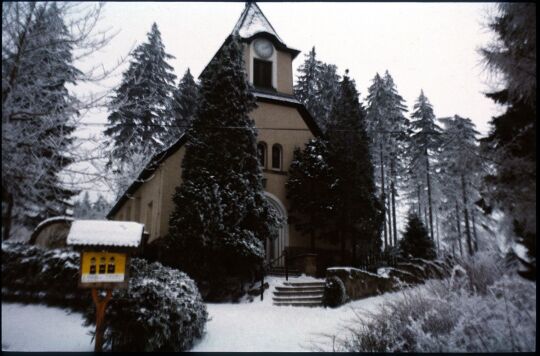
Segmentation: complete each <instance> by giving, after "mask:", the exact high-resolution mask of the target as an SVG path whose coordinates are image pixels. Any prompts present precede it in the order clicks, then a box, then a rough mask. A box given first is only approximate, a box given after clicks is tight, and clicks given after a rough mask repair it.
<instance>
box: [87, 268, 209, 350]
mask: <svg viewBox="0 0 540 356" xmlns="http://www.w3.org/2000/svg"><path fill="white" fill-rule="evenodd" d="M130 273H131V278H130V281H129V287H128V289H122V290H120V289H116V290H114V291H113V298H112V299H111V301H110V303H109V305H108V306H107V310H106V316H105V323H106V329H105V335H104V346H105V347H108V348H109V349H111V350H113V351H184V350H189V349H190V348H191V347H192V346H193V342H194V340H195V339H196V338H199V337H201V336H202V333H203V331H204V326H205V323H206V320H207V318H208V313H207V311H206V306H205V304H204V303H203V301H202V298H201V295H200V293H199V291H198V289H197V286H196V285H195V282H194V281H193V280H192V279H191V278H189V276H188V275H187V274H185V273H184V272H181V271H178V270H175V269H172V268H168V267H164V266H163V265H161V264H160V263H159V262H154V263H148V262H146V261H145V260H143V259H137V258H134V259H132V260H131V265H130ZM85 318H86V323H87V324H88V325H89V324H92V323H94V322H95V310H94V309H93V308H92V309H89V310H88V312H87V313H86V315H85Z"/></svg>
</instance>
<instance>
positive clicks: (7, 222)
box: [2, 189, 13, 241]
mask: <svg viewBox="0 0 540 356" xmlns="http://www.w3.org/2000/svg"><path fill="white" fill-rule="evenodd" d="M2 190H3V189H2ZM3 195H4V196H3V197H2V200H4V201H5V202H6V204H7V207H6V214H5V215H4V216H3V219H2V220H3V222H2V225H3V226H4V231H3V232H4V234H3V236H2V239H3V240H4V241H5V240H7V239H9V235H10V233H11V223H12V220H13V216H12V215H13V196H12V195H11V194H10V193H7V192H5V191H4V194H3Z"/></svg>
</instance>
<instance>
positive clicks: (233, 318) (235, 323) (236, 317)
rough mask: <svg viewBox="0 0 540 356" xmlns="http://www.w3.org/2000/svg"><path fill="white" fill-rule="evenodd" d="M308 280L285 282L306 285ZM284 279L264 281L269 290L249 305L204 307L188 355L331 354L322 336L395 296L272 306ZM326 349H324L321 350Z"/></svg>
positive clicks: (337, 329)
mask: <svg viewBox="0 0 540 356" xmlns="http://www.w3.org/2000/svg"><path fill="white" fill-rule="evenodd" d="M310 280H314V279H313V278H310V277H300V278H289V281H310ZM283 281H284V279H282V278H276V277H270V278H267V279H266V282H269V285H270V288H268V289H267V290H266V291H265V293H264V300H263V301H261V300H260V297H258V298H256V299H255V300H254V301H253V302H251V303H240V304H207V307H208V313H209V315H210V318H211V320H209V321H208V323H207V324H206V333H205V335H204V337H203V338H202V339H201V340H200V342H199V343H198V344H196V345H195V347H194V348H193V350H192V351H261V352H264V351H269V352H272V351H277V352H286V351H313V350H314V349H313V348H314V346H315V345H317V346H322V347H323V348H324V349H326V350H328V351H331V350H332V346H331V339H330V338H328V337H326V336H324V335H333V334H336V333H338V332H339V328H340V327H341V326H342V325H343V324H344V323H343V322H344V321H347V320H350V319H352V318H353V317H354V310H366V311H368V310H369V311H373V310H375V309H376V308H377V306H378V305H379V303H380V302H381V301H382V300H383V299H384V298H388V297H392V296H394V295H396V293H392V294H385V295H382V296H377V297H372V298H366V299H362V300H358V301H354V302H351V303H347V304H345V305H343V306H341V307H339V308H336V309H332V308H324V307H317V308H309V307H294V306H275V305H273V304H272V291H273V290H274V287H275V286H276V285H280V284H281V283H282V282H283ZM325 346H326V347H325Z"/></svg>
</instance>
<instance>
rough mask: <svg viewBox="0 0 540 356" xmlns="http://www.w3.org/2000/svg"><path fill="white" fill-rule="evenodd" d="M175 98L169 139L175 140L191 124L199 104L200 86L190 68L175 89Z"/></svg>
mask: <svg viewBox="0 0 540 356" xmlns="http://www.w3.org/2000/svg"><path fill="white" fill-rule="evenodd" d="M173 99H174V100H173V112H174V120H173V122H172V127H171V138H170V140H168V141H173V142H174V140H176V139H178V137H179V136H180V135H182V134H183V133H184V132H185V131H186V130H187V129H188V127H189V125H191V122H192V121H193V119H194V116H195V112H196V110H197V105H198V104H199V87H198V85H197V83H196V82H195V80H194V79H193V76H192V75H191V72H190V70H189V68H188V69H187V71H186V73H185V74H184V76H183V77H182V79H181V80H180V83H179V84H178V87H177V88H176V90H175V91H174V93H173Z"/></svg>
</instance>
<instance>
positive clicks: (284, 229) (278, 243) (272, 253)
mask: <svg viewBox="0 0 540 356" xmlns="http://www.w3.org/2000/svg"><path fill="white" fill-rule="evenodd" d="M264 195H265V196H266V199H267V200H268V202H269V203H270V205H271V206H272V207H273V208H274V209H275V210H276V212H277V213H278V216H279V217H280V218H282V221H283V223H282V224H281V226H280V227H279V232H278V236H277V237H276V238H275V239H274V240H271V239H266V262H270V261H272V260H275V259H276V258H278V257H280V256H282V255H283V251H284V250H285V247H286V246H287V245H288V244H289V225H288V224H287V210H286V209H285V206H283V204H282V203H281V201H280V200H279V199H278V197H276V196H275V195H273V194H271V193H268V192H265V193H264ZM274 266H278V267H284V266H285V261H284V259H283V258H281V259H279V260H278V261H276V263H275V264H274Z"/></svg>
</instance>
